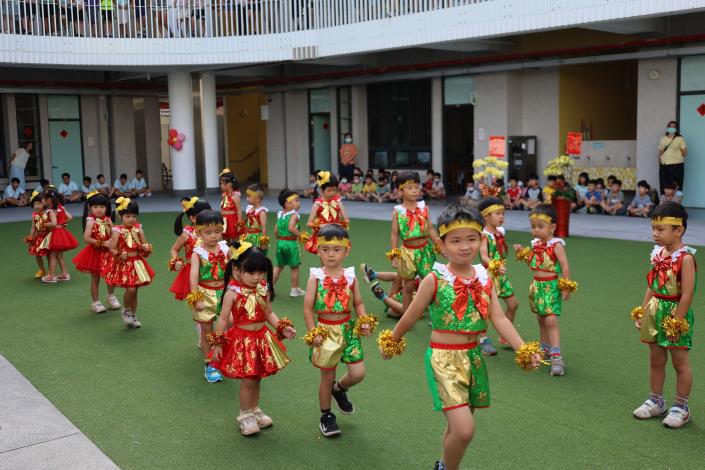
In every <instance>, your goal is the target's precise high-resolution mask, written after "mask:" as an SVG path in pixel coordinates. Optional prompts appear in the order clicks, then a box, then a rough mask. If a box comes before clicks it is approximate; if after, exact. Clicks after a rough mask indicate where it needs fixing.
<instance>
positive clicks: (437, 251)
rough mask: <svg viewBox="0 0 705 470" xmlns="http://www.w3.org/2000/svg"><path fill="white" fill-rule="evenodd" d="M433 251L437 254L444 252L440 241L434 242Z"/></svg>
mask: <svg viewBox="0 0 705 470" xmlns="http://www.w3.org/2000/svg"><path fill="white" fill-rule="evenodd" d="M433 252H434V253H435V254H437V255H440V254H442V253H443V249H442V248H441V245H439V244H438V243H434V244H433Z"/></svg>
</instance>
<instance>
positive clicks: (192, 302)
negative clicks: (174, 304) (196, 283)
mask: <svg viewBox="0 0 705 470" xmlns="http://www.w3.org/2000/svg"><path fill="white" fill-rule="evenodd" d="M204 298H205V295H203V292H201V291H200V290H192V291H191V292H189V294H188V295H187V296H186V298H185V299H184V300H186V303H187V304H188V305H189V306H190V307H191V308H193V307H195V306H196V303H198V302H200V301H201V300H203V299H204Z"/></svg>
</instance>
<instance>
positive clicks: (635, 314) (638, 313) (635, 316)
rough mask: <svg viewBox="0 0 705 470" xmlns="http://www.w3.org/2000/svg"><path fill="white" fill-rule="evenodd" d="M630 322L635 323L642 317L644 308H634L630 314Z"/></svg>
mask: <svg viewBox="0 0 705 470" xmlns="http://www.w3.org/2000/svg"><path fill="white" fill-rule="evenodd" d="M630 315H631V317H632V320H634V321H637V320H639V319H640V318H641V317H643V316H644V307H642V306H641V305H639V306H638V307H634V308H633V309H632V311H631V313H630Z"/></svg>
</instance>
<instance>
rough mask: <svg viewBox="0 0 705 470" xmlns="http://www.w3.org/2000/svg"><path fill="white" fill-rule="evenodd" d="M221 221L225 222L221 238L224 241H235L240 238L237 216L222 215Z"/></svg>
mask: <svg viewBox="0 0 705 470" xmlns="http://www.w3.org/2000/svg"><path fill="white" fill-rule="evenodd" d="M223 219H224V220H225V231H224V232H223V238H225V239H226V240H236V239H238V238H240V220H239V219H238V216H237V214H227V215H224V216H223Z"/></svg>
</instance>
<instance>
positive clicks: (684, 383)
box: [664, 349, 693, 404]
mask: <svg viewBox="0 0 705 470" xmlns="http://www.w3.org/2000/svg"><path fill="white" fill-rule="evenodd" d="M670 351H671V362H672V363H673V368H674V369H675V371H676V394H677V395H676V402H678V398H684V399H685V403H686V404H687V402H688V396H689V395H690V389H691V387H692V386H693V370H692V369H691V367H690V356H689V355H688V351H687V350H685V349H671V350H670ZM664 368H665V364H664Z"/></svg>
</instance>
